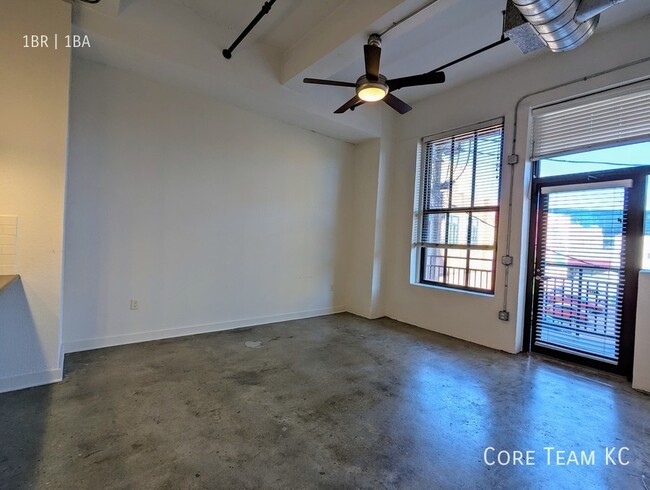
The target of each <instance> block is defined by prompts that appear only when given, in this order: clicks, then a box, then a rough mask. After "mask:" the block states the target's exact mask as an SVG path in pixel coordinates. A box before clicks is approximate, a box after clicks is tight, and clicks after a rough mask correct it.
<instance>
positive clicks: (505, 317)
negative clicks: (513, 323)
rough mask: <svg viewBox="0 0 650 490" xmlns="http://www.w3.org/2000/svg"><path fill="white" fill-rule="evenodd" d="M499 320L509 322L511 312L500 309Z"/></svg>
mask: <svg viewBox="0 0 650 490" xmlns="http://www.w3.org/2000/svg"><path fill="white" fill-rule="evenodd" d="M499 320H501V321H502V322H507V321H508V320H510V312H509V311H505V310H502V311H500V312H499Z"/></svg>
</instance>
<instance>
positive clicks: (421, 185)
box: [412, 117, 505, 296]
mask: <svg viewBox="0 0 650 490" xmlns="http://www.w3.org/2000/svg"><path fill="white" fill-rule="evenodd" d="M504 122H505V118H504V117H500V118H495V119H491V120H489V121H484V122H481V123H477V124H473V125H470V126H464V127H461V128H457V129H453V130H450V131H445V132H443V133H438V134H434V135H431V136H426V137H424V138H421V139H420V142H419V151H418V158H417V171H416V189H415V191H416V195H415V199H414V201H415V206H414V208H415V209H414V211H415V222H414V240H413V250H414V252H415V253H414V256H413V259H414V265H415V268H414V277H413V279H414V281H412V283H413V284H415V285H419V286H426V287H435V288H441V289H445V290H451V291H460V292H470V293H476V294H484V295H489V296H493V295H494V293H495V288H496V273H497V249H498V238H499V215H500V208H501V186H502V182H503V165H504V155H503V153H504V142H505V124H504ZM491 127H500V129H501V148H500V152H499V176H498V178H499V181H498V184H497V204H496V205H494V206H469V207H459V208H452V207H451V201H450V203H449V207H447V208H436V209H434V208H428V209H425V208H424V205H425V202H426V200H427V199H426V191H427V190H428V189H427V184H426V176H427V175H428V174H429V172H428V171H427V166H428V165H430V163H429V162H427V157H426V155H427V152H426V146H427V144H428V143H430V142H432V141H439V140H444V139H447V138H450V139H451V138H454V137H457V136H462V135H467V134H469V133H475V136H476V133H477V132H480V131H482V130H485V129H489V128H491ZM476 149H477V148H476V146H475V147H474V151H475V154H474V157H473V162H472V166H473V169H474V172H475V169H476V165H477V157H476ZM430 166H432V165H430ZM474 185H475V182H473V183H472V194H474V193H475V187H474ZM458 212H460V213H462V212H468V213H480V212H491V213H492V212H493V213H494V220H495V221H494V240H493V242H492V245H471V244H470V243H471V236H473V235H474V230H473V226H472V223H473V220H472V219H469V220H468V231H467V240H469V242H470V243H464V244H453V243H450V240H449V237H448V236H447V237H446V238H445V240H446V242H447V243H445V244H438V245H441V246H438V247H432V246H431V245H432V244H431V243H425V242H423V240H422V236H423V227H424V224H425V217H426V216H428V215H432V214H442V215H445V214H447V215H449V214H450V213H458ZM470 216H471V214H470ZM430 248H438V249H439V250H444V251H445V257H447V253H448V251H449V250H453V249H459V250H466V251H467V258H466V261H467V266H466V269H465V270H466V271H467V270H468V268H469V264H470V254H471V252H472V251H473V250H491V251H493V257H492V268H491V269H490V270H489V272H491V274H492V276H491V282H490V288H489V289H483V288H477V287H472V286H468V285H467V283H468V280H469V276H468V275H467V272H466V273H465V280H464V283H465V285H464V286H461V285H457V284H449V283H444V282H438V281H430V280H427V279H425V267H426V254H427V249H430ZM443 267H444V270H445V273H446V272H447V268H448V267H449V266H448V265H447V261H446V260H445V262H444V265H443Z"/></svg>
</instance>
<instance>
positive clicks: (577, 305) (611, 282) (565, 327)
mask: <svg viewBox="0 0 650 490" xmlns="http://www.w3.org/2000/svg"><path fill="white" fill-rule="evenodd" d="M619 184H620V185H619ZM610 185H618V186H617V187H610V188H600V187H599V186H597V185H596V186H594V187H591V188H583V189H578V188H576V186H570V187H567V188H566V189H563V190H554V188H549V189H548V190H547V192H542V196H541V203H540V218H539V226H540V234H539V243H538V247H539V248H538V255H539V257H538V264H537V268H536V274H537V280H538V283H537V300H536V302H535V303H536V305H535V308H534V315H535V317H536V328H535V339H534V342H535V345H538V346H541V347H550V348H552V349H555V350H561V351H564V352H568V353H572V354H578V355H581V356H583V357H590V358H593V359H596V360H599V361H603V362H607V363H613V364H616V363H617V362H618V359H619V353H620V352H619V351H620V331H621V325H622V321H623V320H622V317H623V291H624V289H625V280H626V277H625V254H624V251H625V248H626V228H627V213H626V211H625V210H626V209H627V208H628V200H629V187H628V186H627V183H625V182H618V183H617V182H612V183H610Z"/></svg>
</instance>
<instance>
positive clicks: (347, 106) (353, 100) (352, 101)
mask: <svg viewBox="0 0 650 490" xmlns="http://www.w3.org/2000/svg"><path fill="white" fill-rule="evenodd" d="M359 102H361V103H363V101H362V100H361V99H360V98H359V97H357V96H356V95H355V96H354V97H352V98H351V99H350V100H348V101H347V102H346V103H345V104H343V105H342V106H341V107H339V108H338V109H336V110H335V111H334V114H343V113H344V112H345V111H347V110H348V109H350V108H351V107H352V106H355V107H356V106H357V105H358V104H359Z"/></svg>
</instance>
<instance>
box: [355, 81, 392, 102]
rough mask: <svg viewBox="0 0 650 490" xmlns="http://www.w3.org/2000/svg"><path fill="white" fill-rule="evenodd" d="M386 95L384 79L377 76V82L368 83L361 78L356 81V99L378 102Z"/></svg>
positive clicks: (386, 89) (386, 87)
mask: <svg viewBox="0 0 650 490" xmlns="http://www.w3.org/2000/svg"><path fill="white" fill-rule="evenodd" d="M387 94H388V83H387V82H386V78H385V77H383V76H381V75H379V80H377V81H376V82H375V81H370V80H368V78H367V77H365V76H363V77H361V78H360V79H359V80H358V81H357V97H359V98H360V99H361V100H363V101H364V102H378V101H380V100H382V99H383V98H384V97H386V95H387Z"/></svg>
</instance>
